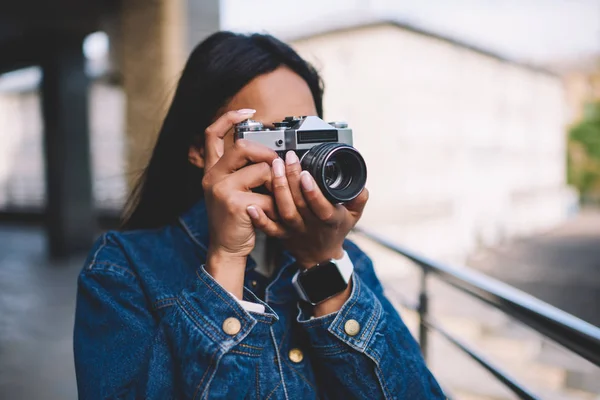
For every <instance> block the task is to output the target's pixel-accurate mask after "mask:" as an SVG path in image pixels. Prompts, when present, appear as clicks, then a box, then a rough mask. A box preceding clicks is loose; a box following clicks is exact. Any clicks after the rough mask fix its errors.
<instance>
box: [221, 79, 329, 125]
mask: <svg viewBox="0 0 600 400" xmlns="http://www.w3.org/2000/svg"><path fill="white" fill-rule="evenodd" d="M241 108H253V109H255V110H256V114H255V116H254V117H253V119H255V120H258V121H261V122H263V123H265V124H269V123H271V122H277V121H280V120H282V119H283V118H284V117H286V116H289V115H316V114H317V110H316V108H315V102H314V100H313V97H312V93H311V92H310V88H309V87H308V84H307V83H306V82H305V81H304V79H302V78H301V77H300V76H299V75H298V74H296V73H295V72H293V71H292V70H290V69H289V68H286V67H279V68H277V69H276V70H274V71H273V72H270V73H268V74H264V75H260V76H258V77H256V78H254V79H253V80H252V81H250V82H249V83H248V84H247V85H246V86H244V87H243V88H242V90H240V91H239V92H238V93H237V94H236V95H235V96H233V98H232V99H231V101H230V102H229V104H228V105H227V109H228V110H239V109H241Z"/></svg>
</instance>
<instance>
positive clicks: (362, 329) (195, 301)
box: [74, 32, 443, 399]
mask: <svg viewBox="0 0 600 400" xmlns="http://www.w3.org/2000/svg"><path fill="white" fill-rule="evenodd" d="M322 93H323V89H322V84H321V80H320V78H319V76H318V74H317V73H316V71H315V70H314V69H313V68H312V67H310V66H309V65H308V64H307V63H306V62H305V61H304V60H302V59H301V58H300V57H299V56H298V55H297V54H296V53H295V52H294V51H293V50H292V49H291V48H290V47H288V46H287V45H285V44H283V43H281V42H279V41H277V40H276V39H274V38H272V37H270V36H265V35H251V36H243V35H236V34H232V33H228V32H220V33H217V34H214V35H212V36H211V37H209V38H208V39H206V40H205V41H204V42H203V43H201V44H200V45H199V46H198V47H197V48H196V49H195V50H194V51H193V52H192V54H191V56H190V58H189V60H188V62H187V64H186V66H185V69H184V71H183V74H182V76H181V79H180V81H179V85H178V87H177V90H176V93H175V96H174V98H173V102H172V104H171V106H170V109H169V111H168V113H167V116H166V118H165V120H164V123H163V125H162V128H161V131H160V134H159V137H158V141H157V143H156V146H155V149H154V152H153V154H152V158H151V160H150V162H149V165H148V167H147V168H146V170H145V173H144V176H143V178H142V180H141V182H140V183H139V185H138V186H137V188H136V190H135V191H134V194H133V196H132V198H131V199H130V202H129V205H130V214H129V217H128V218H127V220H126V222H125V224H124V228H123V229H122V230H121V231H119V232H114V231H112V232H108V233H106V234H104V235H103V236H102V237H101V238H100V239H99V240H98V242H97V243H96V245H95V246H94V248H93V249H92V250H91V252H90V255H89V258H88V260H87V261H86V264H85V267H84V269H83V271H82V272H81V275H80V277H79V287H78V298H77V312H76V321H75V334H74V346H75V364H76V371H77V382H78V388H79V394H80V397H81V398H84V399H106V398H110V399H116V398H119V399H121V398H126V399H172V398H193V399H205V398H210V399H212V398H227V399H238V398H252V399H254V398H257V399H263V398H270V399H311V398H317V397H320V398H343V399H348V398H359V399H376V398H385V399H391V398H401V399H430V398H442V397H443V394H442V392H441V390H440V388H439V386H438V384H437V383H436V381H435V379H434V378H433V377H432V375H431V373H430V372H429V371H428V369H427V367H426V366H425V364H424V362H423V359H422V357H421V355H420V352H419V348H418V346H417V344H416V343H415V341H414V340H413V338H412V337H411V335H410V334H409V332H408V330H407V328H406V327H405V325H404V324H403V322H402V321H401V319H400V317H399V315H398V314H397V313H396V311H395V310H394V308H393V306H392V305H391V304H390V302H389V301H388V300H387V299H386V298H385V296H384V294H383V289H382V286H381V284H380V282H379V281H378V279H377V277H376V276H375V272H374V270H373V266H372V264H371V261H370V260H369V258H368V257H367V256H366V255H365V254H364V253H362V252H361V251H360V249H359V248H358V247H357V246H356V245H354V244H353V243H351V242H350V241H348V240H346V239H345V238H346V235H347V234H348V232H349V231H350V229H351V228H352V227H353V226H354V225H355V224H356V222H357V221H358V219H359V218H360V216H361V213H362V210H363V208H364V206H365V204H366V202H367V197H368V195H367V191H366V189H365V190H364V191H363V192H362V193H361V194H360V195H359V196H358V197H357V198H356V199H355V200H353V201H350V202H348V203H346V204H345V205H343V206H342V205H337V206H334V205H332V204H331V203H330V202H328V201H327V200H326V199H325V198H324V196H323V194H322V193H321V192H320V190H319V188H318V186H316V185H315V182H314V181H313V179H312V177H311V176H310V174H308V173H306V172H301V168H300V165H299V162H298V159H297V157H295V156H294V153H288V154H287V155H286V157H285V161H284V160H282V159H280V158H279V157H278V156H277V154H276V153H275V152H273V151H272V150H270V149H268V148H266V147H264V146H261V145H259V144H256V143H252V142H249V141H244V140H239V141H236V142H235V143H234V141H233V137H232V134H231V131H232V127H233V126H234V125H235V124H237V123H239V122H242V121H244V120H245V119H248V118H250V117H252V119H257V120H259V121H263V122H264V123H265V124H268V123H270V122H273V121H280V120H281V119H282V118H283V117H285V116H288V115H318V116H321V115H322V113H323V109H322ZM260 186H266V187H267V188H269V189H270V190H271V191H272V193H269V194H262V193H260V192H258V191H253V190H252V189H253V188H257V187H260ZM263 193H264V192H263ZM261 232H262V233H261ZM265 234H266V235H265ZM265 237H268V239H264V238H265ZM317 264H319V265H320V267H319V269H313V268H314V267H316V266H317ZM323 265H328V267H327V268H329V269H328V271H329V272H330V273H334V274H336V273H337V274H338V275H336V279H337V281H336V282H337V283H336V284H335V285H334V284H333V283H331V284H330V283H329V280H328V279H323V275H319V273H321V272H315V271H323ZM336 268H337V269H336ZM343 268H345V271H346V273H347V272H350V273H351V274H347V275H345V276H346V278H347V279H346V280H344V279H342V278H340V277H343V276H344V273H342V272H340V271H342V269H343ZM300 272H302V274H300ZM309 272H310V274H313V275H310V274H309ZM296 275H298V276H300V278H298V277H297V276H296ZM309 275H310V276H313V277H316V278H318V279H317V280H316V281H313V283H315V282H316V283H317V284H318V285H320V287H319V288H318V289H319V290H320V291H322V292H323V293H317V292H315V291H314V290H313V291H312V293H311V290H312V289H314V288H312V289H311V288H310V287H308V284H306V286H305V287H303V286H301V285H300V286H301V288H300V289H299V288H298V287H296V285H294V284H293V283H292V281H293V280H294V279H295V277H296V279H297V280H300V281H302V279H303V278H302V277H304V276H309ZM319 277H320V278H319ZM302 282H303V284H305V283H306V282H305V281H302ZM340 283H341V286H340ZM336 285H337V286H336ZM333 286H336V287H333ZM302 287H303V288H304V289H302ZM303 294H304V296H303ZM319 296H321V297H320V298H319ZM306 297H308V300H310V303H309V302H307V301H305V300H302V299H305V298H306ZM301 298H302V299H301ZM311 298H312V299H317V300H318V301H312V300H311ZM312 303H316V304H315V305H313V304H312Z"/></svg>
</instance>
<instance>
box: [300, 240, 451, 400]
mask: <svg viewBox="0 0 600 400" xmlns="http://www.w3.org/2000/svg"><path fill="white" fill-rule="evenodd" d="M353 246H354V245H353ZM353 262H354V266H355V270H354V274H353V277H352V291H351V295H350V298H349V299H348V300H347V301H346V303H344V305H343V306H342V308H341V309H340V310H339V311H337V312H335V313H332V314H329V315H325V316H322V317H318V318H310V317H309V316H307V315H306V314H305V312H304V311H303V309H302V308H301V307H299V308H300V312H299V314H298V318H297V320H298V322H299V323H300V325H301V326H302V327H303V328H304V330H305V331H306V332H307V336H308V338H309V341H310V344H311V346H312V349H313V353H314V354H315V356H316V358H317V360H316V362H315V363H314V368H315V375H316V376H318V377H319V380H322V382H325V384H323V385H321V387H322V390H323V391H324V393H323V395H324V397H325V398H328V399H350V398H361V399H366V398H369V399H445V396H444V394H443V392H442V390H441V388H440V387H439V385H438V383H437V382H436V380H435V378H434V377H433V375H432V374H431V372H430V371H429V370H428V368H427V366H426V365H425V362H424V360H423V358H422V356H421V352H420V349H419V346H418V345H417V343H416V341H415V340H414V338H413V337H412V335H411V333H410V332H409V330H408V328H407V327H406V326H405V325H404V323H403V322H402V319H401V318H400V316H399V314H398V313H397V312H396V310H395V308H394V306H393V305H392V304H391V303H390V302H389V300H388V299H387V298H386V297H385V295H384V293H383V288H382V286H381V283H380V282H379V280H378V278H377V276H376V275H375V271H374V269H373V264H372V262H371V260H370V259H369V258H368V257H367V256H366V255H365V254H364V253H359V256H357V257H356V259H355V260H353Z"/></svg>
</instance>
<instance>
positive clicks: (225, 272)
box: [206, 248, 247, 299]
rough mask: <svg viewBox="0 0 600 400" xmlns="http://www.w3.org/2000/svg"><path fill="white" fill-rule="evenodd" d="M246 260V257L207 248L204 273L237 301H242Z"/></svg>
mask: <svg viewBox="0 0 600 400" xmlns="http://www.w3.org/2000/svg"><path fill="white" fill-rule="evenodd" d="M246 259H247V256H242V255H236V254H231V253H227V252H222V251H219V250H218V249H211V248H209V249H208V255H207V257H206V272H208V273H209V274H210V275H211V276H212V277H213V278H214V280H216V281H217V282H218V283H219V284H220V285H221V286H222V287H223V288H224V289H225V290H227V291H228V292H229V293H231V294H233V295H234V296H236V297H237V298H238V299H242V298H243V294H244V274H245V270H246Z"/></svg>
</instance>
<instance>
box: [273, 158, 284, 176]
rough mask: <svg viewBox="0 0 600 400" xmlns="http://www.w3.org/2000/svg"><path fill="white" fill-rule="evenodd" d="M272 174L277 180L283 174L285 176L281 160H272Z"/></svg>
mask: <svg viewBox="0 0 600 400" xmlns="http://www.w3.org/2000/svg"><path fill="white" fill-rule="evenodd" d="M273 173H274V174H275V177H277V178H281V177H282V176H283V174H285V167H284V165H283V160H282V159H281V158H276V159H274V160H273Z"/></svg>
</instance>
